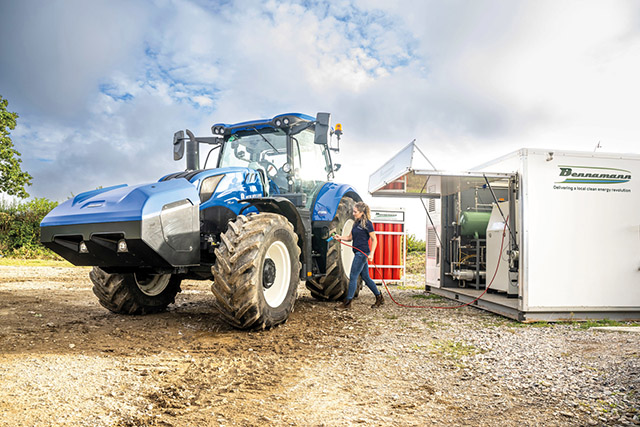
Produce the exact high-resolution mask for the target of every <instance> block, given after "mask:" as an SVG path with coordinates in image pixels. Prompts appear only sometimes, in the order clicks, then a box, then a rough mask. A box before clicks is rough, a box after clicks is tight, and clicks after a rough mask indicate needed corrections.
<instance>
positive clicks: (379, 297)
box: [371, 294, 384, 308]
mask: <svg viewBox="0 0 640 427" xmlns="http://www.w3.org/2000/svg"><path fill="white" fill-rule="evenodd" d="M383 304H384V298H383V297H382V294H380V295H376V302H374V303H373V305H372V306H371V308H378V307H380V306H381V305H383Z"/></svg>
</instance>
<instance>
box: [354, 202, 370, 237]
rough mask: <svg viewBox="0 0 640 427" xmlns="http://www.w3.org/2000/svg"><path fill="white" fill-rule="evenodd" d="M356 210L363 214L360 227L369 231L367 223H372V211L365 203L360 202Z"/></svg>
mask: <svg viewBox="0 0 640 427" xmlns="http://www.w3.org/2000/svg"><path fill="white" fill-rule="evenodd" d="M355 208H356V209H357V210H358V212H360V213H362V218H360V221H359V222H360V227H362V228H364V229H365V230H366V229H367V221H371V209H369V206H368V205H367V204H366V203H365V202H358V203H356V205H355Z"/></svg>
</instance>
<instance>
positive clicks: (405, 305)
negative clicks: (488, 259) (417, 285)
mask: <svg viewBox="0 0 640 427" xmlns="http://www.w3.org/2000/svg"><path fill="white" fill-rule="evenodd" d="M508 219H509V217H507V220H505V227H503V229H502V241H501V242H500V252H498V253H500V254H502V249H503V248H504V238H505V237H506V235H507V227H506V224H507V221H508ZM334 235H335V234H334ZM334 235H332V236H331V237H330V238H329V239H327V241H331V240H332V239H333V236H334ZM336 240H337V241H338V243H340V244H341V245H344V246H347V247H349V248H352V249H355V250H357V251H360V252H362V254H363V255H364V256H367V257H368V255H367V254H365V253H364V251H362V250H360V249H358V248H356V247H353V246H351V245H349V244H348V243H344V242H343V241H341V240H338V239H336ZM501 258H502V257H498V263H497V264H496V270H495V271H494V272H493V277H492V278H491V281H490V282H489V283H488V284H487V286H486V287H485V289H484V292H482V293H481V294H480V295H479V296H478V297H477V298H476V299H474V300H473V301H470V302H468V303H465V304H461V305H454V306H451V307H446V306H443V307H438V306H432V305H407V304H401V303H399V302H398V301H396V300H395V299H394V298H393V296H392V295H391V292H390V291H389V287H388V286H387V284H386V283H385V281H384V279H382V274H380V270H378V267H377V266H375V265H374V266H373V268H374V269H375V270H376V272H377V273H378V274H380V277H381V279H380V280H381V281H382V284H383V285H384V288H385V289H386V290H387V294H388V295H389V298H390V299H391V301H393V302H394V303H395V304H396V305H397V306H400V307H404V308H435V309H443V310H447V309H454V308H462V307H466V306H468V305H471V304H473V303H474V302H476V301H478V300H479V299H480V298H482V297H483V296H484V294H486V293H487V291H488V290H489V288H490V287H491V285H492V284H493V281H494V280H495V278H496V275H497V274H498V268H499V267H500V259H501Z"/></svg>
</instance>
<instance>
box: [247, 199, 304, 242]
mask: <svg viewBox="0 0 640 427" xmlns="http://www.w3.org/2000/svg"><path fill="white" fill-rule="evenodd" d="M241 203H242V204H243V205H244V206H243V207H242V209H241V210H240V214H242V213H244V212H246V211H247V210H249V209H250V208H251V207H254V208H256V209H257V210H258V211H259V212H270V213H277V214H280V215H282V216H284V217H285V218H287V219H288V220H289V222H290V223H291V224H293V229H294V230H295V232H296V234H297V235H298V245H300V246H301V247H302V244H303V242H304V240H305V228H306V227H305V225H304V222H303V220H302V217H301V216H300V213H299V212H298V209H296V207H295V206H294V204H293V203H291V201H290V200H289V199H286V198H284V197H277V196H276V197H260V198H252V199H244V200H242V201H241Z"/></svg>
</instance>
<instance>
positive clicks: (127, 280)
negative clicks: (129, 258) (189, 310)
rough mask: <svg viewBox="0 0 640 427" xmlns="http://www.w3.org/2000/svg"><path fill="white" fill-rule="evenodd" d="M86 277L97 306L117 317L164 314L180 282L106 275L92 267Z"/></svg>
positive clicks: (143, 274) (141, 275) (167, 278)
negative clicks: (119, 315)
mask: <svg viewBox="0 0 640 427" xmlns="http://www.w3.org/2000/svg"><path fill="white" fill-rule="evenodd" d="M89 277H90V278H91V281H92V282H93V293H94V294H95V295H96V296H97V297H98V301H99V302H100V305H102V306H103V307H104V308H106V309H107V310H110V311H112V312H114V313H119V314H149V313H157V312H160V311H164V310H165V309H166V308H167V306H168V305H169V304H171V303H173V302H174V301H175V297H176V295H177V294H178V292H180V282H181V279H180V278H179V277H177V276H174V275H171V274H152V273H147V272H143V271H139V272H135V273H122V274H121V273H113V274H109V273H107V272H106V271H104V270H103V269H101V268H99V267H93V270H91V273H89Z"/></svg>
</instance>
